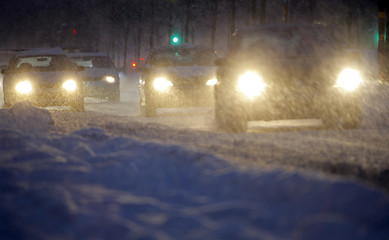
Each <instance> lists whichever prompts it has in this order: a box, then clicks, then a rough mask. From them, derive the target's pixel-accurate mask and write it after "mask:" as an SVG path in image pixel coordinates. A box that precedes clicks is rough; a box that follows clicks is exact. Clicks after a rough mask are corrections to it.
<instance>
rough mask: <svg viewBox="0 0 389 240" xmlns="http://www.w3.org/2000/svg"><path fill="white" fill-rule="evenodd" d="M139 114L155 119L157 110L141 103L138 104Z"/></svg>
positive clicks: (151, 105)
mask: <svg viewBox="0 0 389 240" xmlns="http://www.w3.org/2000/svg"><path fill="white" fill-rule="evenodd" d="M140 114H141V116H143V117H156V116H157V108H156V107H155V106H154V105H153V104H151V103H146V102H143V103H142V102H141V104H140Z"/></svg>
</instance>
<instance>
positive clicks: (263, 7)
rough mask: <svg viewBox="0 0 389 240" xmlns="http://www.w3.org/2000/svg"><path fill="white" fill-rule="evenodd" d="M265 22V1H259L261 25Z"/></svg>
mask: <svg viewBox="0 0 389 240" xmlns="http://www.w3.org/2000/svg"><path fill="white" fill-rule="evenodd" d="M265 22H266V0H262V1H261V24H265Z"/></svg>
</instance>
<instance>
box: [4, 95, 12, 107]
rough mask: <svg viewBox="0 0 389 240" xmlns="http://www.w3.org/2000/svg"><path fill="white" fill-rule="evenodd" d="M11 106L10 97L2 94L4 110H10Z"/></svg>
mask: <svg viewBox="0 0 389 240" xmlns="http://www.w3.org/2000/svg"><path fill="white" fill-rule="evenodd" d="M12 106H13V103H12V102H11V99H10V96H8V94H4V108H10V107H12Z"/></svg>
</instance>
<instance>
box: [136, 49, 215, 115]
mask: <svg viewBox="0 0 389 240" xmlns="http://www.w3.org/2000/svg"><path fill="white" fill-rule="evenodd" d="M215 60H216V54H215V51H214V50H212V49H210V48H206V47H194V46H188V45H184V46H168V47H163V48H159V49H155V50H153V51H152V53H151V54H150V56H149V57H148V59H147V62H146V65H145V67H144V68H143V69H142V71H141V75H140V80H139V94H140V108H141V114H142V115H144V116H155V115H156V113H157V108H172V107H201V106H206V107H210V106H212V105H213V87H214V85H215V84H216V69H217V67H216V66H215Z"/></svg>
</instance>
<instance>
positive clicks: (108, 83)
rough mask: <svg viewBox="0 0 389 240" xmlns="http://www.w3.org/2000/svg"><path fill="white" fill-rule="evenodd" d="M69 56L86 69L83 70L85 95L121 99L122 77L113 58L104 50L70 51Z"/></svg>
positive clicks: (115, 100)
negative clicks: (103, 51)
mask: <svg viewBox="0 0 389 240" xmlns="http://www.w3.org/2000/svg"><path fill="white" fill-rule="evenodd" d="M67 55H68V57H70V59H72V61H73V62H75V63H76V64H77V65H78V66H82V67H84V68H85V70H84V71H83V72H82V76H83V81H84V96H85V97H95V98H108V101H109V102H119V101H120V78H119V73H118V71H117V70H116V68H115V66H114V64H113V62H112V60H111V58H110V57H109V56H108V55H107V54H105V53H102V52H82V51H81V52H68V53H67Z"/></svg>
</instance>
